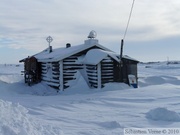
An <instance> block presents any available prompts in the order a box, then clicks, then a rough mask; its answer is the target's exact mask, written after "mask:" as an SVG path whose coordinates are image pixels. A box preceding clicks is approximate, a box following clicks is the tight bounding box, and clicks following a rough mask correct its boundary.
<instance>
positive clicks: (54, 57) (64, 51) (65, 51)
mask: <svg viewBox="0 0 180 135" xmlns="http://www.w3.org/2000/svg"><path fill="white" fill-rule="evenodd" d="M95 46H96V47H98V48H101V49H103V50H106V51H110V52H112V51H111V50H109V49H108V48H106V47H104V46H102V45H100V44H99V43H98V40H97V39H88V40H85V42H84V44H81V45H76V46H71V47H68V48H66V47H62V48H57V49H53V50H52V52H51V53H49V48H47V49H45V50H43V51H42V52H40V53H38V54H35V55H33V56H34V57H36V58H37V60H38V61H39V62H52V61H59V60H62V59H64V58H67V57H69V56H71V55H74V54H76V53H79V52H81V51H84V50H86V49H89V48H92V47H95Z"/></svg>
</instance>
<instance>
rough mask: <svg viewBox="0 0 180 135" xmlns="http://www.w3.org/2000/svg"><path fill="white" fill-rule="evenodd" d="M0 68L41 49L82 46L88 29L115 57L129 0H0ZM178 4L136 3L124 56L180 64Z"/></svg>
mask: <svg viewBox="0 0 180 135" xmlns="http://www.w3.org/2000/svg"><path fill="white" fill-rule="evenodd" d="M0 2H1V4H0V57H1V58H4V57H6V58H7V59H6V60H4V59H1V60H0V63H17V62H18V60H19V59H21V58H23V57H26V56H28V55H32V54H34V53H37V52H39V51H41V50H43V49H45V48H46V47H47V46H48V44H47V42H46V40H45V39H46V37H47V36H49V35H51V36H52V37H53V39H54V40H53V42H52V46H53V48H57V47H62V46H65V44H66V43H69V42H70V43H71V44H72V45H78V44H82V43H83V42H84V40H85V39H86V38H87V35H88V33H89V32H90V31H91V30H95V31H96V32H97V39H98V40H99V43H100V44H102V45H104V46H106V47H108V48H110V49H111V50H113V51H115V52H119V47H120V41H121V39H122V38H123V34H124V31H125V27H126V24H127V19H128V16H129V12H130V8H131V5H132V0H126V1H125V0H31V1H24V0H0ZM179 16H180V1H179V0H156V1H155V0H136V1H135V5H134V9H133V14H132V18H131V22H130V26H129V29H128V32H127V35H126V40H125V45H124V53H125V54H127V55H129V56H132V57H134V58H136V59H138V60H140V61H158V60H166V59H167V57H169V58H170V60H180V59H179V58H180V55H179V50H180V45H179V41H180V18H179Z"/></svg>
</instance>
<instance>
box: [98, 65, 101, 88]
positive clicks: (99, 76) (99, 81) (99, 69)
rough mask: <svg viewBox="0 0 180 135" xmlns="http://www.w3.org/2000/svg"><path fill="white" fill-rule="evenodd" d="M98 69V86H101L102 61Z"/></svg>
mask: <svg viewBox="0 0 180 135" xmlns="http://www.w3.org/2000/svg"><path fill="white" fill-rule="evenodd" d="M97 71H98V88H99V89H100V88H101V63H99V64H98V67H97Z"/></svg>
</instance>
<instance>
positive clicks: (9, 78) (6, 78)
mask: <svg viewBox="0 0 180 135" xmlns="http://www.w3.org/2000/svg"><path fill="white" fill-rule="evenodd" d="M21 80H23V76H22V75H19V74H12V75H10V74H9V75H0V81H2V82H5V83H15V82H19V81H21Z"/></svg>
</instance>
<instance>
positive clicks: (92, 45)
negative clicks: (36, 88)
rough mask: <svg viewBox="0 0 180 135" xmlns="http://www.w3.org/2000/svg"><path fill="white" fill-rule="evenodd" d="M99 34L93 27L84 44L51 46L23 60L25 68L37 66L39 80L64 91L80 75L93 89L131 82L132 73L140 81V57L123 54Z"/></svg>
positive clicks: (36, 71)
mask: <svg viewBox="0 0 180 135" xmlns="http://www.w3.org/2000/svg"><path fill="white" fill-rule="evenodd" d="M95 34H96V33H95V32H94V31H91V32H90V34H89V36H88V39H86V40H85V41H84V43H83V44H81V45H76V46H71V44H70V43H68V44H66V46H65V47H61V48H57V49H52V46H49V47H48V48H47V49H45V50H43V51H41V52H39V53H37V54H35V55H33V56H30V57H27V58H24V59H22V60H20V62H24V67H25V68H24V70H25V72H26V71H27V70H29V69H27V65H29V66H28V68H31V67H33V68H34V69H33V70H34V74H35V78H36V82H41V81H43V82H45V83H46V84H48V85H49V86H51V87H54V88H56V89H57V90H61V91H64V90H65V89H67V88H69V87H71V86H72V85H73V84H72V83H71V82H72V81H76V80H77V79H78V78H79V76H82V77H83V78H84V80H85V81H86V83H87V85H88V86H89V87H90V88H92V89H93V88H95V89H96V88H98V89H101V88H103V87H104V85H105V84H106V83H111V82H119V83H122V82H123V83H126V84H130V82H129V78H128V75H133V76H135V79H136V80H135V81H136V82H137V63H138V61H137V60H135V59H133V58H131V57H129V56H127V55H123V56H122V58H120V55H119V54H117V53H115V52H113V51H112V50H110V49H108V48H106V47H104V46H102V45H100V44H99V41H98V40H97V39H96V35H95ZM31 59H33V60H32V61H33V62H31ZM28 62H29V63H28ZM34 62H35V63H34ZM31 65H35V66H31Z"/></svg>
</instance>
